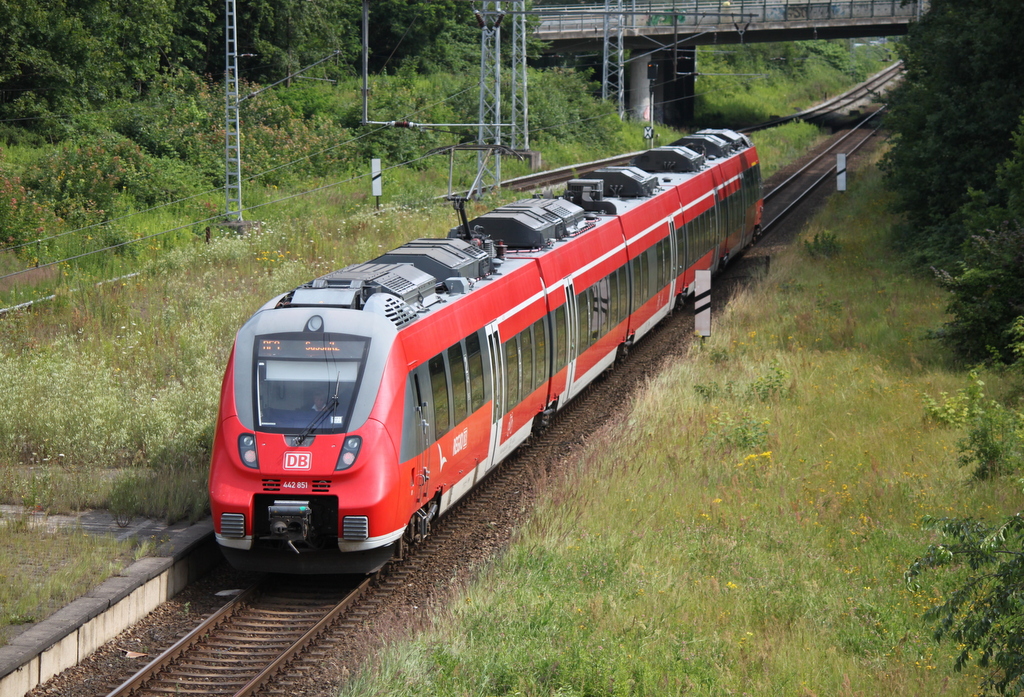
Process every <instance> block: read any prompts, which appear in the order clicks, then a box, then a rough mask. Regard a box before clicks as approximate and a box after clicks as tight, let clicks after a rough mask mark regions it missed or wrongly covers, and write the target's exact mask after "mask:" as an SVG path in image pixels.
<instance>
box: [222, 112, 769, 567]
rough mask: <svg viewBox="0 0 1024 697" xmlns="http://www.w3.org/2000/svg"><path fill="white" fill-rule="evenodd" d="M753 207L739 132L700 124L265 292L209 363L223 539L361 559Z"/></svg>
mask: <svg viewBox="0 0 1024 697" xmlns="http://www.w3.org/2000/svg"><path fill="white" fill-rule="evenodd" d="M763 203H764V201H763V197H762V193H761V175H760V168H759V163H758V158H757V152H756V150H755V149H754V147H753V145H752V144H751V142H750V141H749V140H748V139H747V138H746V136H743V135H740V134H738V133H735V132H733V131H722V130H713V131H712V130H708V131H701V132H698V133H696V134H694V135H691V136H687V137H686V138H683V139H681V140H680V141H677V142H676V143H673V144H672V145H671V146H668V147H661V148H655V149H653V150H649V151H646V152H644V153H642V154H640V155H639V156H637V157H636V158H634V159H633V161H632V163H631V165H630V166H628V167H608V168H605V169H600V170H597V171H595V172H593V173H591V174H589V175H587V178H586V179H576V180H573V181H570V182H569V183H568V187H567V191H566V193H565V195H564V196H563V197H562V198H547V199H546V198H533V199H526V200H522V201H518V202H516V203H512V204H509V205H506V206H502V207H501V208H498V209H496V210H493V211H491V212H489V213H486V214H484V215H481V216H480V217H478V218H475V219H474V220H472V221H466V220H465V218H463V224H462V225H460V226H458V227H456V228H454V229H452V231H451V232H450V233H449V236H448V237H447V238H442V239H417V240H413V241H411V242H409V243H407V244H405V245H402V246H401V247H399V248H397V249H395V250H392V251H390V252H388V253H387V254H384V255H383V256H381V257H378V258H377V259H374V260H372V261H370V262H366V263H362V264H355V265H353V266H348V267H346V268H344V269H340V270H338V271H334V272H332V273H329V274H327V275H325V276H321V277H320V278H317V279H315V280H313V281H311V282H309V283H306V284H304V285H302V286H300V287H299V288H295V289H294V290H291V291H289V292H287V293H284V294H283V295H281V296H279V297H276V298H274V299H272V300H271V301H270V302H268V303H267V304H265V305H264V306H263V307H262V308H260V310H259V311H257V312H256V314H255V315H253V316H252V318H251V319H249V320H248V321H247V322H246V323H245V325H244V326H242V328H241V329H240V330H239V331H238V334H237V337H236V339H235V345H234V348H233V350H232V352H231V359H230V361H229V363H228V366H227V369H226V372H225V375H224V383H223V390H222V394H221V400H220V414H219V416H218V419H217V428H216V436H215V441H214V447H213V456H212V462H211V467H210V480H209V488H210V501H211V506H212V509H213V516H214V526H215V528H216V537H217V541H218V543H219V544H220V547H221V550H222V551H223V552H224V555H225V556H226V557H227V559H228V560H229V561H230V563H231V564H232V565H234V566H235V567H237V568H239V569H242V570H252V571H279V572H286V573H300V574H316V573H370V572H373V571H375V570H377V569H379V568H380V567H381V566H382V565H383V564H385V563H386V562H387V561H388V560H389V559H390V558H391V557H392V556H394V555H395V554H396V553H397V552H399V551H400V550H401V548H402V545H404V544H406V543H409V542H415V541H417V540H418V539H421V538H422V537H424V536H426V535H427V534H428V532H429V530H430V525H431V521H432V520H434V519H435V518H436V517H437V516H439V515H441V514H443V513H444V512H445V510H447V509H448V508H450V507H451V506H452V505H453V504H454V503H455V502H456V501H458V500H459V498H461V497H462V496H463V495H464V494H466V493H467V492H468V491H469V490H470V489H472V488H473V486H474V485H475V484H476V483H477V482H479V481H480V480H481V479H482V478H483V477H485V476H486V475H487V473H488V472H489V471H490V470H491V469H492V468H494V467H495V465H497V464H498V463H499V462H500V461H501V460H502V459H503V458H505V457H507V456H508V455H509V453H511V452H512V451H513V450H514V449H515V448H516V447H517V446H518V445H520V444H521V443H522V442H523V441H524V440H525V439H526V438H527V437H528V436H529V435H530V434H531V432H533V431H534V430H535V429H536V428H539V427H540V426H542V425H543V424H544V423H546V421H547V420H548V419H549V418H550V416H551V415H552V414H553V413H555V412H556V411H557V410H559V409H561V408H562V407H564V406H565V404H566V403H567V402H569V400H571V399H572V398H573V397H574V396H575V395H576V394H578V393H579V392H580V391H581V390H582V389H583V388H584V387H586V386H587V385H588V384H589V383H590V382H592V381H593V380H594V379H595V378H596V377H597V376H598V375H599V374H600V373H601V372H602V371H605V370H607V369H609V368H610V367H611V366H612V364H613V362H614V361H615V359H616V356H618V355H620V353H621V352H623V351H624V349H626V348H628V347H629V346H630V345H631V344H632V343H633V342H635V341H636V340H638V339H639V338H640V337H642V336H643V335H644V334H646V333H647V332H648V331H650V330H651V328H652V327H653V326H654V325H655V324H657V323H658V322H659V321H660V320H662V319H663V318H664V317H665V316H667V315H668V313H669V311H670V310H671V308H672V306H673V304H674V303H676V301H677V300H679V299H680V298H683V297H685V296H686V295H687V294H690V293H692V291H693V282H694V274H695V271H697V270H702V269H710V270H711V271H715V270H716V269H717V268H718V267H719V266H721V265H722V264H724V263H726V262H727V261H728V260H729V259H730V258H731V257H733V256H735V255H736V254H737V253H739V252H740V251H742V250H743V249H744V247H746V246H747V245H748V244H750V242H751V240H752V239H753V237H754V236H755V234H756V233H757V232H758V231H759V229H760V221H761V211H762V208H763Z"/></svg>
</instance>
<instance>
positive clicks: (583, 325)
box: [576, 288, 593, 354]
mask: <svg viewBox="0 0 1024 697" xmlns="http://www.w3.org/2000/svg"><path fill="white" fill-rule="evenodd" d="M576 308H577V310H578V314H577V315H576V322H577V324H578V325H579V336H580V353H581V354H582V353H583V352H584V351H586V350H587V348H589V347H590V344H591V341H592V338H593V337H591V335H590V313H591V311H592V310H591V302H590V289H589V288H587V289H586V290H585V291H583V292H582V293H580V294H579V295H577V296H576Z"/></svg>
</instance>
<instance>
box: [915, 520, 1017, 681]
mask: <svg viewBox="0 0 1024 697" xmlns="http://www.w3.org/2000/svg"><path fill="white" fill-rule="evenodd" d="M926 522H927V524H928V525H929V526H930V527H933V528H938V529H939V531H940V532H941V533H942V536H943V538H944V542H942V543H940V544H935V545H932V546H930V547H929V548H928V550H927V551H926V552H925V554H924V556H922V557H920V558H918V559H917V560H915V561H914V563H913V564H912V565H911V566H910V568H909V569H908V570H907V572H906V575H905V576H906V581H907V585H908V586H909V587H910V588H911V589H916V588H917V587H918V582H919V577H920V576H921V574H922V573H924V572H925V571H927V570H930V569H937V568H949V567H960V568H963V567H966V569H967V571H968V573H967V578H966V580H965V581H964V582H963V584H962V585H960V586H959V587H958V588H956V589H955V590H954V591H953V592H952V593H951V594H949V595H948V596H947V599H946V601H945V602H943V603H942V604H940V605H937V606H935V607H933V608H932V609H930V610H929V611H928V612H927V613H925V619H926V620H928V621H930V622H933V623H934V624H935V633H934V636H935V639H936V641H941V640H942V639H945V638H948V639H951V640H952V641H954V642H956V643H957V645H958V646H959V647H960V649H959V653H958V654H957V658H956V661H955V663H954V668H955V670H957V671H960V670H962V669H963V667H964V666H966V665H968V664H969V663H971V662H977V664H978V666H980V667H981V668H984V669H988V671H989V672H988V674H987V675H986V677H985V679H984V683H983V687H985V688H987V689H989V690H991V691H994V692H997V693H999V694H1003V695H1011V694H1012V695H1016V694H1020V693H1022V692H1024V516H1022V515H1021V514H1019V513H1018V514H1017V515H1015V516H1011V517H1010V518H1007V519H1006V520H1004V521H1003V522H1001V523H999V524H997V525H988V524H985V523H982V522H980V521H978V520H974V519H971V518H965V519H946V518H943V519H939V520H929V521H926Z"/></svg>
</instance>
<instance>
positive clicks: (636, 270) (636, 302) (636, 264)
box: [629, 256, 643, 312]
mask: <svg viewBox="0 0 1024 697" xmlns="http://www.w3.org/2000/svg"><path fill="white" fill-rule="evenodd" d="M642 260H643V256H639V257H633V258H632V259H630V260H629V270H630V271H631V272H632V273H631V276H632V277H633V278H632V280H633V283H632V286H633V287H632V293H631V294H632V297H633V301H632V302H631V303H630V308H631V309H632V310H633V311H634V312H635V311H636V309H637V308H638V307H640V305H641V303H642V302H643V296H642V295H641V294H640V288H641V285H640V262H641V261H642Z"/></svg>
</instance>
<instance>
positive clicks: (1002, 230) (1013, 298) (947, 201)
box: [883, 0, 1024, 361]
mask: <svg viewBox="0 0 1024 697" xmlns="http://www.w3.org/2000/svg"><path fill="white" fill-rule="evenodd" d="M1022 31H1024V5H1022V4H1021V3H1019V2H1016V1H1015V0H982V1H981V2H970V3H968V2H965V1H964V0H937V1H936V2H933V3H932V6H931V9H930V10H929V12H928V13H926V14H925V15H924V17H923V18H922V20H921V21H920V22H919V23H918V24H917V25H915V26H913V27H912V28H911V31H910V36H909V38H908V40H907V42H906V43H905V44H904V46H903V47H902V49H901V56H902V57H903V60H904V62H905V64H906V67H907V75H906V80H905V82H904V84H903V85H902V86H901V87H900V88H899V89H898V90H896V92H895V93H894V94H893V95H892V97H891V100H890V107H891V114H890V116H889V118H888V121H887V122H888V126H889V127H890V128H891V129H892V131H893V133H894V138H893V147H892V149H891V150H890V152H889V153H888V155H887V157H886V159H885V161H884V163H883V166H884V168H885V171H886V173H887V177H888V181H889V184H890V186H891V187H892V189H893V191H894V192H895V197H894V201H895V208H896V209H897V211H898V212H900V213H902V214H903V215H904V223H903V225H902V227H901V229H900V234H899V236H898V247H899V248H900V250H901V251H903V252H904V253H905V254H907V255H908V256H909V257H911V258H912V259H914V260H915V261H916V262H917V263H919V264H921V265H924V266H928V265H930V266H933V267H935V268H936V269H937V273H938V276H939V282H940V284H941V285H942V286H943V287H944V288H946V289H947V290H949V291H950V293H951V296H950V297H951V300H950V303H949V311H950V313H951V315H952V319H951V321H950V322H949V323H948V324H947V325H946V327H945V329H944V330H943V331H942V332H939V333H938V336H939V337H940V338H942V339H943V340H944V341H945V342H946V344H947V346H948V347H949V348H950V349H951V350H952V351H953V352H954V353H955V354H956V355H958V356H959V357H961V358H963V359H965V360H968V361H980V360H987V359H992V358H996V359H998V360H1007V359H1008V358H1009V353H1010V348H1009V334H1008V330H1009V328H1010V324H1011V323H1012V322H1013V320H1014V319H1015V318H1016V317H1018V316H1020V315H1021V314H1024V304H1022V303H1021V301H1020V288H1021V270H1022V269H1024V251H1022V250H1021V248H1020V244H1021V240H1022V235H1021V232H1020V223H1022V222H1024V194H1022V193H1021V192H1022V191H1024V128H1020V125H1021V117H1022V114H1024V91H1022V90H1021V89H1020V85H1019V79H1020V75H1021V74H1022V72H1024V44H1022V43H1021V42H1020V39H1019V37H1020V34H1021V32H1022ZM1015 129H1016V131H1015Z"/></svg>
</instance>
